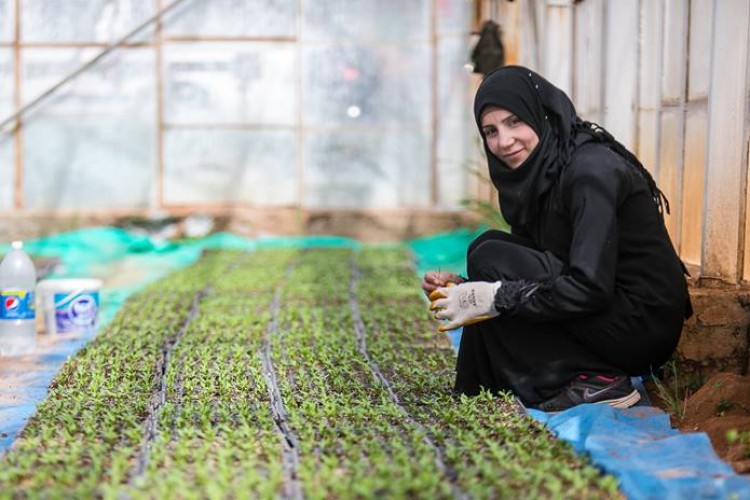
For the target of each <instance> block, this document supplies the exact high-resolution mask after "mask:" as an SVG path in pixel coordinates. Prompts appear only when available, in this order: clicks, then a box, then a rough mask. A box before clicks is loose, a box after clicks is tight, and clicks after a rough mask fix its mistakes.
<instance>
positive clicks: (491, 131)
mask: <svg viewBox="0 0 750 500" xmlns="http://www.w3.org/2000/svg"><path fill="white" fill-rule="evenodd" d="M484 135H485V136H486V137H495V135H497V130H496V129H494V128H490V129H487V130H485V131H484Z"/></svg>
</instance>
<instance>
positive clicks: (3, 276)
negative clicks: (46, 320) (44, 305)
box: [0, 241, 36, 356]
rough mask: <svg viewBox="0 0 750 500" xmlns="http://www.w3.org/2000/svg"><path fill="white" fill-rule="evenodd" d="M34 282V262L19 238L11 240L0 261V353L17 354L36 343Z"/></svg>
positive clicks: (30, 348)
mask: <svg viewBox="0 0 750 500" xmlns="http://www.w3.org/2000/svg"><path fill="white" fill-rule="evenodd" d="M35 286H36V269H35V268H34V263H33V262H32V261H31V258H30V257H29V256H28V255H27V254H26V252H24V251H23V242H22V241H14V242H13V243H11V250H10V252H8V253H7V255H6V256H5V257H4V258H3V260H2V262H0V356H18V355H20V354H25V353H28V352H31V351H32V350H33V349H34V347H36V309H35V302H34V287H35Z"/></svg>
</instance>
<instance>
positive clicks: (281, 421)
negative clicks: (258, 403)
mask: <svg viewBox="0 0 750 500" xmlns="http://www.w3.org/2000/svg"><path fill="white" fill-rule="evenodd" d="M288 274H289V273H288V272H287V275H288ZM280 303H281V291H280V290H276V293H275V294H274V297H273V302H272V303H271V322H270V323H269V324H268V328H267V329H266V335H265V339H264V346H263V349H262V350H261V351H260V352H259V356H260V358H261V361H262V362H263V370H264V372H265V373H264V375H265V377H266V385H267V386H268V396H269V398H270V400H271V413H272V414H273V421H274V424H276V431H277V433H278V434H279V437H280V438H281V442H282V447H283V449H282V454H283V455H282V456H283V463H284V472H285V476H286V478H285V479H286V480H285V481H284V482H285V484H286V487H285V491H284V498H294V499H301V498H303V497H304V495H302V486H301V484H300V480H299V474H298V470H299V464H300V459H299V453H298V452H297V449H298V446H297V437H296V436H295V435H294V433H293V432H292V430H291V429H290V428H289V426H288V425H287V417H286V410H285V408H284V401H283V400H282V398H281V391H280V390H279V385H278V382H277V380H276V370H275V369H274V367H273V361H272V360H271V336H272V335H273V334H274V333H275V332H276V328H277V326H278V312H279V307H280Z"/></svg>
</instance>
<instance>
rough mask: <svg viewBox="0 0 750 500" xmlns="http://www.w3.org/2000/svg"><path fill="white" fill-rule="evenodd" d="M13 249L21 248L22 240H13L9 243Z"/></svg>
mask: <svg viewBox="0 0 750 500" xmlns="http://www.w3.org/2000/svg"><path fill="white" fill-rule="evenodd" d="M10 247H11V248H12V249H13V250H21V249H22V248H23V241H14V242H12V243H11V244H10Z"/></svg>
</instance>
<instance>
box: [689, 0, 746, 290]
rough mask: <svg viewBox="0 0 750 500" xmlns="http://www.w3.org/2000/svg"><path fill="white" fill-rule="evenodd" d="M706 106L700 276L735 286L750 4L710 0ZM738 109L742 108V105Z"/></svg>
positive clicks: (739, 0) (741, 203)
mask: <svg viewBox="0 0 750 500" xmlns="http://www.w3.org/2000/svg"><path fill="white" fill-rule="evenodd" d="M713 8H714V19H713V20H714V23H713V40H712V46H711V83H710V88H709V101H708V123H709V128H708V153H707V160H708V161H707V163H706V212H705V226H704V239H703V266H702V272H701V275H702V276H703V277H708V278H718V279H722V280H726V281H729V282H730V283H736V282H737V281H738V279H739V277H740V276H741V274H740V270H739V267H740V265H742V264H744V259H743V258H742V256H741V255H740V248H741V240H740V228H743V227H744V211H745V201H744V196H745V194H746V186H745V182H746V179H747V152H746V149H747V146H746V140H747V134H746V118H745V116H746V108H747V91H748V88H747V70H746V68H747V62H748V32H749V31H750V3H749V2H747V0H714V4H713ZM740 103H742V104H740Z"/></svg>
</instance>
